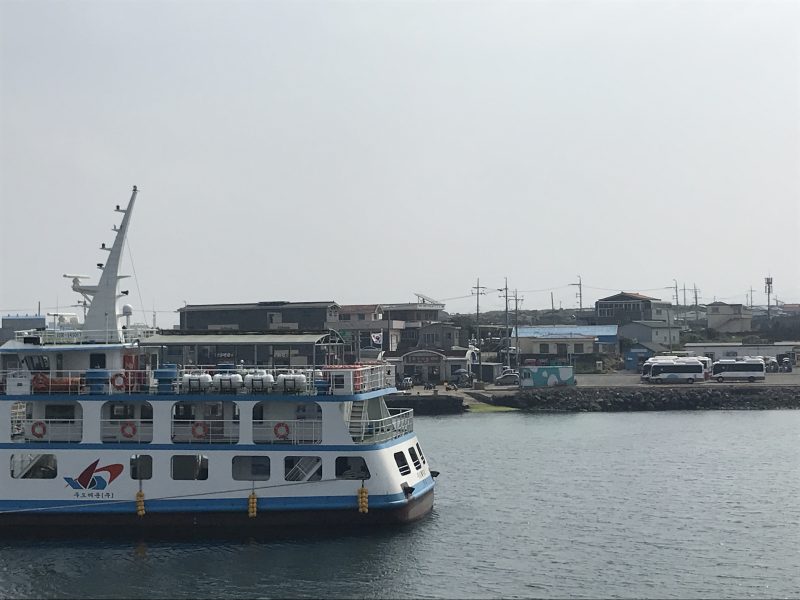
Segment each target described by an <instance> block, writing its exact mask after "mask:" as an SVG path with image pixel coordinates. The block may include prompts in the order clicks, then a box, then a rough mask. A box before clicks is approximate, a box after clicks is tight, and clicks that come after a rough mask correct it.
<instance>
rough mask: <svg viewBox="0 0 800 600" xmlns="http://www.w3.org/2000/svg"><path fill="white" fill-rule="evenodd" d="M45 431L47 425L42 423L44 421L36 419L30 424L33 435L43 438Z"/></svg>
mask: <svg viewBox="0 0 800 600" xmlns="http://www.w3.org/2000/svg"><path fill="white" fill-rule="evenodd" d="M45 433H47V425H45V424H44V421H36V422H35V423H34V424H33V425H31V434H32V435H33V437H36V438H43V437H44V434H45Z"/></svg>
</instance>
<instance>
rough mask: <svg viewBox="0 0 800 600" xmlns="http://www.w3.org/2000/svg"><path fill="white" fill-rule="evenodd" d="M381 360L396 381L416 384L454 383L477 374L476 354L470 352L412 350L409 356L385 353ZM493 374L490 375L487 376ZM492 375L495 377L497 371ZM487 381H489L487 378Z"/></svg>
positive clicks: (403, 353)
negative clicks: (387, 366)
mask: <svg viewBox="0 0 800 600" xmlns="http://www.w3.org/2000/svg"><path fill="white" fill-rule="evenodd" d="M384 357H385V358H386V360H387V361H388V362H389V364H392V365H394V366H395V373H396V376H397V378H398V380H400V381H402V379H403V377H411V378H412V379H413V380H414V382H415V383H417V384H420V383H433V384H437V383H442V382H444V381H456V380H458V379H459V378H460V376H461V375H462V374H464V375H466V374H470V373H477V371H478V352H477V351H476V350H473V349H469V350H467V349H465V348H457V349H452V350H443V349H419V350H417V349H415V350H411V351H409V352H387V353H385V354H384ZM484 366H485V365H484ZM499 368H500V365H497V369H499ZM493 374H494V371H493V372H492V373H490V374H489V375H493ZM496 374H497V375H499V371H498V372H497V373H496ZM495 376H496V375H495ZM487 380H488V381H493V379H491V378H490V379H487Z"/></svg>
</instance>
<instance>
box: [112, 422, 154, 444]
mask: <svg viewBox="0 0 800 600" xmlns="http://www.w3.org/2000/svg"><path fill="white" fill-rule="evenodd" d="M100 438H101V440H102V442H103V443H104V444H149V443H150V442H152V441H153V421H152V419H101V420H100Z"/></svg>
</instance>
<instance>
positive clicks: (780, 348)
mask: <svg viewBox="0 0 800 600" xmlns="http://www.w3.org/2000/svg"><path fill="white" fill-rule="evenodd" d="M683 347H684V349H685V350H687V351H690V352H694V353H695V354H696V355H698V356H708V357H709V358H711V360H719V359H721V358H742V357H745V356H772V357H775V358H777V359H781V358H783V357H788V358H789V360H790V361H791V362H792V364H794V365H797V364H800V363H798V360H800V342H775V343H774V344H743V343H742V342H722V343H715V342H692V343H688V344H684V345H683Z"/></svg>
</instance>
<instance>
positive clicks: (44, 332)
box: [14, 326, 158, 345]
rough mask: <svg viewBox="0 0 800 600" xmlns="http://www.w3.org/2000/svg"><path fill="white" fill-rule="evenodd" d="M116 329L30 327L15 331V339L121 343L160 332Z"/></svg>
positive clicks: (37, 342) (52, 341) (135, 328)
mask: <svg viewBox="0 0 800 600" xmlns="http://www.w3.org/2000/svg"><path fill="white" fill-rule="evenodd" d="M120 331H121V334H120ZM120 331H118V330H116V329H100V330H93V329H29V330H22V331H15V332H14V339H16V340H17V341H18V342H28V343H29V342H31V341H33V343H36V344H38V345H53V344H82V343H85V342H93V343H95V344H104V343H105V344H119V343H130V342H134V341H136V340H143V339H147V338H149V337H152V336H154V335H155V334H156V333H158V330H157V329H153V328H152V327H136V326H131V328H129V329H128V328H126V329H122V330H120Z"/></svg>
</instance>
